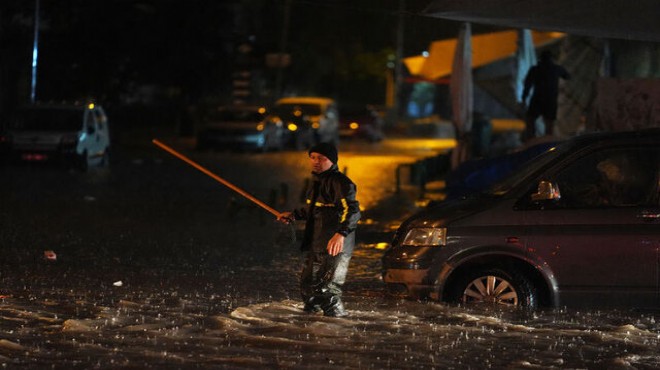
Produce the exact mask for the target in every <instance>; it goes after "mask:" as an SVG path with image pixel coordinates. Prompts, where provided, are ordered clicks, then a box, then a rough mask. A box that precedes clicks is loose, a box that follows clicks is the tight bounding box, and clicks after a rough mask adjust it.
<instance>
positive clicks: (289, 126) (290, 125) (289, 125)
mask: <svg viewBox="0 0 660 370" xmlns="http://www.w3.org/2000/svg"><path fill="white" fill-rule="evenodd" d="M286 128H288V129H289V131H296V130H298V126H296V124H295V123H293V122H289V123H288V124H287V125H286Z"/></svg>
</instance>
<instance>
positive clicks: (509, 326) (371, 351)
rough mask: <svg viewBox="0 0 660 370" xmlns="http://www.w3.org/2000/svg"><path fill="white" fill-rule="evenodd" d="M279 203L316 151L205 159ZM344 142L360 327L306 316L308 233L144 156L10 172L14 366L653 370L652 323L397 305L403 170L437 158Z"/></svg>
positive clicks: (0, 202) (298, 184)
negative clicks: (357, 208)
mask: <svg viewBox="0 0 660 370" xmlns="http://www.w3.org/2000/svg"><path fill="white" fill-rule="evenodd" d="M173 145H174V146H175V147H177V148H180V149H181V150H182V151H183V152H184V153H186V154H190V155H191V157H192V158H193V159H195V160H196V161H198V162H199V163H200V164H203V165H205V166H207V167H208V168H209V169H210V170H211V171H213V172H215V173H217V174H218V175H220V176H223V177H224V178H226V179H227V180H229V181H231V182H233V183H234V184H236V185H237V186H239V187H242V188H244V189H246V190H248V191H249V192H250V193H251V194H253V195H255V196H256V197H257V198H260V199H263V200H264V201H267V202H268V203H269V204H271V205H273V207H274V208H276V209H278V210H285V209H289V208H291V207H294V206H297V204H298V202H299V201H300V195H301V193H302V190H303V187H304V178H305V177H306V176H307V175H308V172H309V170H308V164H307V161H306V159H305V157H306V156H305V154H304V153H301V152H281V153H264V154H246V153H224V152H220V153H215V152H203V153H199V152H193V151H191V150H189V149H190V146H187V145H186V143H181V142H179V143H176V142H175V143H174V144H173ZM388 145H390V144H388V143H382V144H364V143H362V144H360V145H355V144H353V145H349V144H346V145H343V146H342V147H340V157H339V158H340V159H339V166H340V169H345V170H346V171H347V172H348V174H349V176H350V177H351V178H352V179H353V180H354V181H355V182H356V184H357V186H358V200H360V202H361V205H362V206H363V207H364V216H363V221H364V222H363V224H362V225H361V226H360V227H359V228H358V235H357V238H358V247H357V248H356V251H355V253H354V256H353V259H352V261H351V266H350V270H349V274H348V282H347V284H346V285H345V289H344V291H345V293H344V297H345V303H346V306H347V309H348V310H349V317H348V318H341V319H337V318H327V317H324V316H322V315H313V314H307V313H304V312H303V311H302V304H301V303H300V301H299V296H298V288H297V284H298V273H299V255H298V248H297V244H296V241H295V240H294V239H295V238H296V234H297V230H296V229H295V228H292V227H289V226H283V225H280V224H277V223H275V222H274V220H273V217H272V215H270V214H268V213H267V212H265V211H264V210H262V209H259V208H256V207H255V206H253V205H251V204H249V203H247V201H245V200H243V199H237V198H236V197H235V195H234V194H233V193H231V191H229V190H228V189H226V188H224V187H223V186H222V185H220V184H218V183H216V182H214V181H213V180H212V179H210V178H208V177H206V176H204V175H203V174H201V173H200V172H198V171H196V170H194V169H193V168H190V167H188V166H186V165H185V164H183V163H182V162H180V161H178V160H177V159H175V158H173V157H171V156H169V155H168V154H167V153H164V152H162V151H159V150H158V149H157V148H155V147H151V146H149V145H140V146H130V147H124V148H121V150H118V151H117V153H116V155H115V158H114V162H115V163H113V165H112V167H111V168H110V169H109V170H108V169H102V170H94V171H91V172H90V173H87V174H82V173H78V172H75V171H68V170H66V169H62V168H59V167H56V166H40V165H30V166H27V165H9V166H5V167H1V168H0V178H1V179H2V180H1V181H0V250H1V251H2V255H1V256H0V317H1V321H0V364H1V365H2V367H3V368H29V369H44V368H57V369H62V368H70V369H72V368H75V369H116V368H132V369H143V368H152V369H162V368H182V369H187V368H220V369H223V368H230V369H231V368H253V369H262V368H283V369H290V368H291V369H338V368H345V369H389V368H392V369H406V368H424V369H433V368H435V369H484V368H510V369H539V368H543V369H547V368H562V369H564V368H569V369H656V368H660V352H659V351H658V348H659V347H660V322H659V321H660V314H659V313H658V312H635V311H621V310H618V311H603V310H597V309H591V310H582V309H580V310H578V309H561V310H552V311H539V312H536V313H533V314H531V313H523V312H518V311H507V310H504V309H493V308H490V307H476V308H469V309H468V308H464V307H457V306H449V305H444V304H439V303H433V302H416V301H410V300H404V299H400V298H397V297H391V296H387V295H386V294H385V293H384V286H383V283H382V281H381V280H380V266H381V264H380V258H381V256H382V253H383V250H382V249H381V248H382V247H381V246H380V245H379V244H378V243H384V242H389V239H388V238H389V237H390V236H391V233H392V227H393V226H395V225H396V224H397V222H398V221H400V220H401V218H402V217H404V216H405V215H406V214H408V213H409V212H411V211H413V210H414V209H413V208H411V206H410V204H411V202H410V201H409V199H406V194H402V195H398V196H397V195H396V194H395V190H396V186H395V184H396V182H395V176H394V174H395V170H396V167H397V166H398V165H399V164H401V163H409V162H412V161H414V160H415V159H416V158H420V157H424V156H426V155H432V153H431V152H421V153H420V152H418V151H406V150H402V151H400V152H395V151H393V149H392V147H390V146H388Z"/></svg>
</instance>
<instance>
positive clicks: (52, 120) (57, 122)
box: [10, 108, 83, 131]
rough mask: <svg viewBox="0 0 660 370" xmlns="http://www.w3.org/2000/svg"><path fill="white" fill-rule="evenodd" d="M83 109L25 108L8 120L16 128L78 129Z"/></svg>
mask: <svg viewBox="0 0 660 370" xmlns="http://www.w3.org/2000/svg"><path fill="white" fill-rule="evenodd" d="M82 113H83V111H82V110H75V109H50V108H39V109H25V110H21V111H19V112H18V113H17V114H16V115H15V116H14V118H13V119H12V120H11V122H10V127H11V128H13V129H17V130H44V131H49V130H53V131H62V130H65V131H78V130H81V129H82V124H83V115H82Z"/></svg>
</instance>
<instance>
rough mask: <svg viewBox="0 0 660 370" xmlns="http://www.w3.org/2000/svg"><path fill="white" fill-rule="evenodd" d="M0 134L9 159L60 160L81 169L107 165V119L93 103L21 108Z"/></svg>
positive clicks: (108, 147)
mask: <svg viewBox="0 0 660 370" xmlns="http://www.w3.org/2000/svg"><path fill="white" fill-rule="evenodd" d="M4 135H5V136H4V141H5V147H6V149H5V150H6V152H7V154H8V155H9V158H10V159H18V160H24V161H64V162H65V163H67V164H72V165H74V166H76V167H78V168H79V169H81V170H87V169H88V168H89V167H90V166H107V165H109V160H110V157H109V155H110V132H109V128H108V118H107V116H106V114H105V111H104V110H103V108H102V107H100V106H99V105H96V104H91V103H90V104H87V105H34V106H29V107H25V108H23V109H20V110H18V111H17V112H15V113H14V114H13V115H12V116H11V118H10V119H9V122H8V127H7V130H6V133H5V134H4Z"/></svg>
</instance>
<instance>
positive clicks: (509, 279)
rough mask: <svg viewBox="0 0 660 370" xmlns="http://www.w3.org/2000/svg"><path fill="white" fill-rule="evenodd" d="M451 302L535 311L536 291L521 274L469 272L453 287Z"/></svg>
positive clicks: (487, 270) (496, 271) (494, 269)
mask: <svg viewBox="0 0 660 370" xmlns="http://www.w3.org/2000/svg"><path fill="white" fill-rule="evenodd" d="M453 291H454V293H453V295H452V300H453V301H454V302H457V303H463V304H477V303H482V304H493V305H506V306H518V307H521V308H527V309H535V308H536V307H537V304H538V298H537V293H536V289H535V288H534V286H533V285H532V283H531V282H530V281H529V279H527V278H526V277H525V276H524V275H522V274H519V273H517V272H515V271H512V272H509V271H505V270H502V269H500V268H490V269H486V268H481V269H476V270H474V271H471V272H469V273H467V274H465V275H464V276H462V277H461V278H460V279H458V281H457V283H456V284H455V286H454V290H453Z"/></svg>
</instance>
